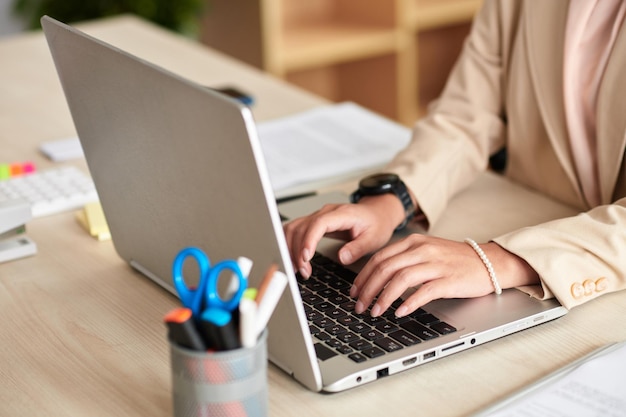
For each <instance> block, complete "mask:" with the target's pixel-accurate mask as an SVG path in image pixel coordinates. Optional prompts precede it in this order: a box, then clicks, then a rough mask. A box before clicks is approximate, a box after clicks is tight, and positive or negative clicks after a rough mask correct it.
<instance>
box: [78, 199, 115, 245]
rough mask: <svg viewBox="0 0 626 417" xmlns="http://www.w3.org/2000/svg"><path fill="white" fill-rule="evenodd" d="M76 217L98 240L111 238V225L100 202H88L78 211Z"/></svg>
mask: <svg viewBox="0 0 626 417" xmlns="http://www.w3.org/2000/svg"><path fill="white" fill-rule="evenodd" d="M76 218H77V219H78V222H79V223H80V224H82V225H83V227H84V228H85V229H87V231H88V232H89V234H90V235H91V236H93V237H95V238H97V239H98V240H108V239H111V232H109V226H108V225H107V222H106V219H105V218H104V212H103V211H102V206H101V205H100V203H99V202H94V203H88V204H86V205H85V207H84V208H83V209H82V210H81V211H79V212H78V213H76Z"/></svg>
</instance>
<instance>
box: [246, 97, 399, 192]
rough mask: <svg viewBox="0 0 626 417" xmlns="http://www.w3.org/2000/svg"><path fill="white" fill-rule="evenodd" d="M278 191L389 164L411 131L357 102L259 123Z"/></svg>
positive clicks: (265, 153)
mask: <svg viewBox="0 0 626 417" xmlns="http://www.w3.org/2000/svg"><path fill="white" fill-rule="evenodd" d="M258 133H259V138H260V141H261V147H262V148H263V153H264V155H265V159H266V164H267V167H268V171H269V175H270V179H271V182H272V186H273V188H274V191H277V192H278V191H281V190H284V189H286V188H288V187H293V186H296V185H299V184H304V183H311V182H316V181H320V180H325V179H329V178H338V179H339V178H341V177H342V176H345V175H347V174H350V173H354V172H359V171H363V170H367V169H370V168H372V169H373V168H378V167H381V166H383V165H385V164H386V163H387V162H389V161H390V160H391V159H392V158H393V157H394V156H395V155H396V154H397V153H398V152H399V151H400V150H401V149H403V148H404V147H406V146H407V145H408V143H409V141H410V139H411V130H410V129H409V128H407V127H405V126H402V125H400V124H398V123H395V122H393V121H391V120H389V119H386V118H384V117H382V116H379V115H377V114H375V113H373V112H371V111H369V110H366V109H364V108H363V107H360V106H358V105H356V104H354V103H341V104H336V105H330V106H324V107H320V108H315V109H313V110H310V111H306V112H303V113H298V114H296V115H294V116H289V117H285V118H281V119H277V120H272V121H268V122H264V123H260V124H259V125H258Z"/></svg>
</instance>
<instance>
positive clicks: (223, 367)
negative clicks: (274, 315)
mask: <svg viewBox="0 0 626 417" xmlns="http://www.w3.org/2000/svg"><path fill="white" fill-rule="evenodd" d="M170 355H171V365H172V392H173V406H174V417H200V416H202V417H204V416H211V417H245V416H248V417H255V416H259V417H267V414H268V412H267V408H268V394H267V331H265V332H263V334H262V335H261V337H260V338H259V340H258V342H257V344H256V345H255V346H254V347H253V348H249V349H246V348H239V349H234V350H227V351H221V352H198V351H194V350H190V349H185V348H182V347H180V346H177V345H175V344H173V343H170Z"/></svg>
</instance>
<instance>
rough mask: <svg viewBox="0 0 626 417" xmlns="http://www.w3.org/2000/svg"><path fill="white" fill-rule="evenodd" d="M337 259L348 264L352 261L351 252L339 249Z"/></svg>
mask: <svg viewBox="0 0 626 417" xmlns="http://www.w3.org/2000/svg"><path fill="white" fill-rule="evenodd" d="M339 260H340V261H341V263H342V264H344V265H349V264H351V263H352V254H351V253H350V252H349V251H347V250H344V251H341V252H339Z"/></svg>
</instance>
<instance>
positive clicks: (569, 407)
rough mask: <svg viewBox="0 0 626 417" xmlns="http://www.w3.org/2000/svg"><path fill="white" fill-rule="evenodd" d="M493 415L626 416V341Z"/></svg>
mask: <svg viewBox="0 0 626 417" xmlns="http://www.w3.org/2000/svg"><path fill="white" fill-rule="evenodd" d="M487 415H488V416H489V417H492V416H493V417H531V416H532V417H572V416H576V417H624V416H626V344H625V343H622V344H621V345H620V346H619V347H618V348H616V349H613V350H607V351H606V352H602V353H601V354H600V355H597V356H592V357H591V358H590V359H589V360H586V361H583V362H582V363H581V364H580V365H577V366H574V367H573V368H572V369H571V370H568V371H567V372H565V373H563V374H562V375H561V376H559V378H557V379H554V380H552V381H550V382H549V383H548V384H541V385H539V386H537V388H536V389H533V390H531V391H529V393H528V394H526V395H524V396H523V397H521V398H520V399H518V400H515V401H513V402H511V403H510V404H509V405H508V406H506V407H504V408H502V409H499V410H498V411H495V412H493V413H490V414H487Z"/></svg>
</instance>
